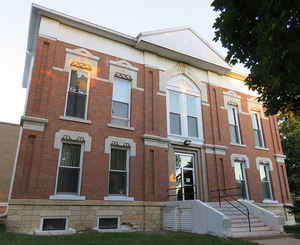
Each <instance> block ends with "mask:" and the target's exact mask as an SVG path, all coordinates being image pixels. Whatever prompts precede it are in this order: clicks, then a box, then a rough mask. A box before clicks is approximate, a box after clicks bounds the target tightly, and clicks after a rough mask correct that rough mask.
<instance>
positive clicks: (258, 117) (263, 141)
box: [250, 111, 267, 149]
mask: <svg viewBox="0 0 300 245" xmlns="http://www.w3.org/2000/svg"><path fill="white" fill-rule="evenodd" d="M252 113H254V114H256V117H257V118H256V119H257V123H258V130H259V131H260V135H261V141H262V145H261V146H260V145H256V143H255V139H254V145H255V148H256V149H267V148H266V145H265V139H264V134H263V128H262V125H261V117H260V115H259V113H258V112H256V111H251V113H250V114H251V124H252ZM252 130H253V135H254V128H253V124H252ZM254 137H255V136H254Z"/></svg>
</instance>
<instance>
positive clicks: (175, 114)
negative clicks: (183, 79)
mask: <svg viewBox="0 0 300 245" xmlns="http://www.w3.org/2000/svg"><path fill="white" fill-rule="evenodd" d="M169 100H170V132H171V134H178V135H181V115H180V101H179V100H180V94H178V93H174V92H170V93H169Z"/></svg>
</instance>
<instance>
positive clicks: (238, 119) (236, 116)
mask: <svg viewBox="0 0 300 245" xmlns="http://www.w3.org/2000/svg"><path fill="white" fill-rule="evenodd" d="M232 108H234V115H235V118H236V121H237V128H238V138H239V142H238V143H235V142H232V141H231V135H230V129H229V137H230V144H233V145H239V146H241V145H243V142H242V137H241V128H240V118H239V111H238V110H239V107H238V106H232V105H228V107H227V110H232ZM227 117H228V125H229V126H230V123H229V115H228V113H227Z"/></svg>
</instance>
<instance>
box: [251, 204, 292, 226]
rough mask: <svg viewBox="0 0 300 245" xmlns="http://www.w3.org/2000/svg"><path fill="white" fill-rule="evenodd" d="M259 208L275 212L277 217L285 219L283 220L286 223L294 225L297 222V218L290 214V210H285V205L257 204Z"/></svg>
mask: <svg viewBox="0 0 300 245" xmlns="http://www.w3.org/2000/svg"><path fill="white" fill-rule="evenodd" d="M255 204H257V205H258V206H260V207H262V208H264V209H267V210H269V211H271V212H273V213H274V214H276V215H279V216H280V217H282V218H283V220H284V221H285V222H286V223H291V224H292V223H294V222H295V216H294V215H293V214H289V212H288V209H285V208H284V205H283V204H280V203H255ZM287 205H290V204H287Z"/></svg>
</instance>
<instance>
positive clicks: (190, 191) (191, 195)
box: [175, 152, 196, 201]
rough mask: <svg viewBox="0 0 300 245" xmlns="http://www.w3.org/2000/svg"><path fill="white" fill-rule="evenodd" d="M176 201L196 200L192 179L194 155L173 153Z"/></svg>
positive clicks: (193, 179)
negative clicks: (174, 159) (174, 158)
mask: <svg viewBox="0 0 300 245" xmlns="http://www.w3.org/2000/svg"><path fill="white" fill-rule="evenodd" d="M175 157H176V194H177V201H181V200H194V199H195V198H196V191H195V178H194V162H195V161H194V155H193V154H185V153H178V152H177V153H175Z"/></svg>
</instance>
